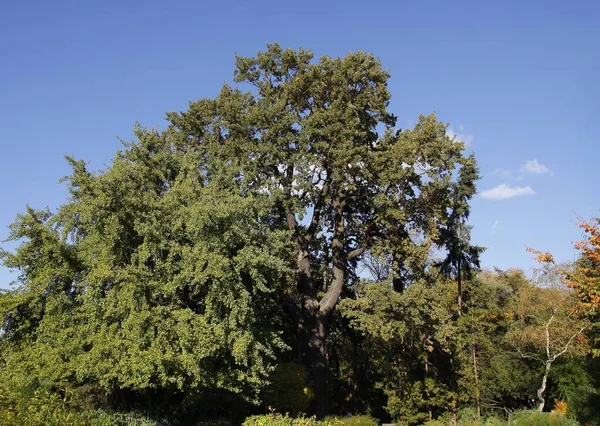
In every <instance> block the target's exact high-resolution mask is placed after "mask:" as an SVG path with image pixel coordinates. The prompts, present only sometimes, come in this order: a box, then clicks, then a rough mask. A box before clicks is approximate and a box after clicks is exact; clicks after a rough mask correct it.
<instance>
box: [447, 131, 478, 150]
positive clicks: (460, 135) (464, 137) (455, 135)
mask: <svg viewBox="0 0 600 426" xmlns="http://www.w3.org/2000/svg"><path fill="white" fill-rule="evenodd" d="M464 131H465V128H464V127H463V126H459V127H458V132H455V131H454V130H453V129H452V127H449V128H448V130H446V135H448V137H449V138H450V139H455V140H457V141H460V142H464V144H465V146H469V145H470V144H471V142H473V135H471V134H465V133H464Z"/></svg>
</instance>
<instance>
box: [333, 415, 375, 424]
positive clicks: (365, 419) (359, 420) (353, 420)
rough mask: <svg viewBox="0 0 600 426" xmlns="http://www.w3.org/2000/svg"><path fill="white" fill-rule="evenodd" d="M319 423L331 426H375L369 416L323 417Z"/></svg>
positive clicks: (373, 420)
mask: <svg viewBox="0 0 600 426" xmlns="http://www.w3.org/2000/svg"><path fill="white" fill-rule="evenodd" d="M321 423H324V424H330V425H332V426H376V425H377V421H376V420H375V419H374V418H373V417H370V416H349V417H325V418H324V419H323V421H322V422H321Z"/></svg>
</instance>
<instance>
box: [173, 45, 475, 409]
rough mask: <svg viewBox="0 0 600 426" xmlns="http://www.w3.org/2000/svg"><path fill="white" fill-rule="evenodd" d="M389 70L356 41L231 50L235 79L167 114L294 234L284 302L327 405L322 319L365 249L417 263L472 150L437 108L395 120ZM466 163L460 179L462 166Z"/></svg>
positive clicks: (400, 267)
mask: <svg viewBox="0 0 600 426" xmlns="http://www.w3.org/2000/svg"><path fill="white" fill-rule="evenodd" d="M389 78H390V75H389V73H388V72H387V71H386V70H385V69H384V68H383V67H382V65H381V63H380V62H379V60H377V59H376V58H375V57H374V56H373V55H371V54H367V53H363V52H357V53H350V54H348V55H346V56H344V57H341V58H331V57H328V56H323V57H321V58H320V59H318V60H316V61H314V60H313V55H312V53H311V52H310V51H306V50H302V49H300V50H289V49H286V50H284V49H282V48H280V47H279V46H278V45H270V46H268V49H267V51H265V52H260V53H258V55H257V56H256V57H252V58H247V57H237V60H236V69H235V81H236V82H238V83H243V84H244V85H245V86H243V87H247V88H248V90H247V91H244V90H242V88H232V87H230V86H228V85H225V86H224V87H223V89H222V90H221V92H220V94H219V95H218V96H217V97H216V98H214V99H202V100H200V101H197V102H194V103H192V104H191V105H190V108H189V110H188V111H185V112H183V113H180V114H176V113H172V114H170V115H169V119H170V120H171V122H172V124H173V126H174V127H175V128H177V129H179V130H180V131H181V132H183V133H184V134H185V137H186V139H187V141H188V143H189V145H190V146H194V147H196V149H197V150H199V151H201V152H202V153H203V155H204V161H203V164H202V167H206V173H205V177H206V179H207V180H210V179H214V178H216V177H217V176H220V175H221V174H222V170H223V169H225V170H226V171H227V174H228V176H230V177H232V178H234V179H235V180H236V181H238V182H240V185H241V187H242V188H243V190H244V191H245V193H247V194H254V196H263V197H268V199H269V200H270V202H271V203H272V211H271V217H270V219H269V220H270V222H271V223H272V224H273V226H275V227H277V226H283V227H285V228H287V229H288V230H289V231H290V232H291V233H292V239H293V242H294V245H295V255H294V258H295V268H296V279H295V282H294V285H293V286H291V287H290V288H289V291H288V296H289V298H288V300H287V306H288V308H289V312H290V314H291V315H293V317H294V318H295V323H296V324H297V327H298V332H299V335H300V336H301V340H302V343H301V345H300V347H301V350H300V354H299V355H300V356H301V358H302V359H304V360H305V362H306V364H307V365H308V366H309V369H310V376H311V380H312V384H313V386H314V390H315V394H316V398H315V407H314V408H315V409H316V411H317V412H323V409H324V407H325V405H326V401H325V381H326V365H327V348H326V337H327V329H328V320H329V318H330V316H331V313H332V311H333V310H334V309H335V307H336V305H337V303H338V301H339V300H340V298H341V297H342V295H343V289H344V286H347V285H349V284H351V283H352V282H353V281H354V280H355V279H356V277H357V267H358V265H359V262H360V259H361V256H362V255H363V254H364V253H365V251H366V250H370V249H382V250H388V251H391V252H393V258H394V259H395V263H396V265H395V267H396V274H397V275H398V274H400V273H405V275H407V276H410V275H411V274H410V272H413V273H414V272H418V271H422V270H423V269H424V267H425V262H426V260H427V254H428V251H429V249H430V248H431V246H432V245H433V244H434V242H435V241H436V240H437V237H438V235H439V231H440V230H441V229H442V228H443V227H444V226H445V225H446V224H447V223H448V220H449V215H450V214H451V213H452V207H454V206H455V205H456V204H455V203H454V204H453V194H455V193H456V191H457V188H456V186H457V185H458V183H457V182H460V184H461V185H463V186H464V185H471V184H472V182H466V180H469V179H472V180H474V179H475V178H476V173H473V170H474V169H475V164H474V159H473V158H472V157H465V156H463V155H462V151H463V149H464V145H463V143H461V142H459V141H457V140H454V139H453V138H450V137H449V136H448V135H447V133H446V128H447V127H446V125H445V124H443V123H440V122H438V121H437V120H436V117H435V115H429V116H421V117H419V119H418V122H417V124H416V125H415V126H414V128H413V129H409V130H399V129H396V128H395V125H396V117H395V116H394V115H393V114H392V113H391V112H390V111H389V110H388V106H389V102H390V99H391V94H390V92H389V90H388V80H389ZM462 170H465V171H467V172H468V174H467V175H465V176H463V177H462V179H461V178H460V177H459V175H460V174H461V171H462Z"/></svg>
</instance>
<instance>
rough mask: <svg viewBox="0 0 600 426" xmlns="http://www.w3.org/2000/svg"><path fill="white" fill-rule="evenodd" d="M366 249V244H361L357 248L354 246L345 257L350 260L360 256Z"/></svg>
mask: <svg viewBox="0 0 600 426" xmlns="http://www.w3.org/2000/svg"><path fill="white" fill-rule="evenodd" d="M366 249H367V245H366V244H365V245H362V246H360V247H358V248H355V249H354V250H352V251H350V252H348V254H347V255H346V258H347V259H348V260H352V259H354V258H356V257H358V256H360V255H361V254H363V253H364V252H365V250H366Z"/></svg>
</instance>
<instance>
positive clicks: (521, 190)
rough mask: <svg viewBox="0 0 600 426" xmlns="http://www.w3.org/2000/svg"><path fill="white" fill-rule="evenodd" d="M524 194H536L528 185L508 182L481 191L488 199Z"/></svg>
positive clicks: (501, 198) (500, 198) (502, 198)
mask: <svg viewBox="0 0 600 426" xmlns="http://www.w3.org/2000/svg"><path fill="white" fill-rule="evenodd" d="M524 195H535V191H534V190H533V189H531V187H530V186H529V185H527V186H509V185H506V184H504V183H503V184H501V185H498V186H497V187H495V188H492V189H487V190H485V191H483V192H481V196H482V197H483V198H486V199H488V200H506V199H508V198H513V197H520V196H524Z"/></svg>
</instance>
